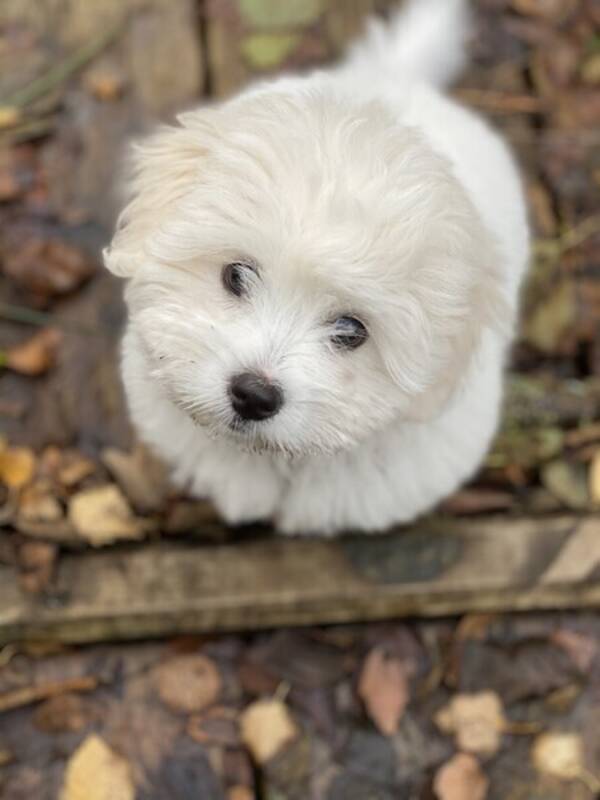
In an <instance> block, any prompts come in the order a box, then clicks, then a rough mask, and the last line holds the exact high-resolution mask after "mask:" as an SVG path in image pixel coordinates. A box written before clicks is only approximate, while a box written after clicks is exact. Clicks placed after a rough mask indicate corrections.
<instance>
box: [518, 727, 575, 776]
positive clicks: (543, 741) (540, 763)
mask: <svg viewBox="0 0 600 800" xmlns="http://www.w3.org/2000/svg"><path fill="white" fill-rule="evenodd" d="M531 758H532V761H533V764H534V766H535V768H536V769H537V770H538V772H543V773H545V774H546V775H553V776H554V777H555V778H563V779H565V780H573V779H575V778H580V777H581V775H582V774H584V773H585V767H584V756H583V741H582V739H581V736H580V735H579V734H577V733H543V734H541V736H538V737H537V739H536V740H535V741H534V743H533V746H532V749H531Z"/></svg>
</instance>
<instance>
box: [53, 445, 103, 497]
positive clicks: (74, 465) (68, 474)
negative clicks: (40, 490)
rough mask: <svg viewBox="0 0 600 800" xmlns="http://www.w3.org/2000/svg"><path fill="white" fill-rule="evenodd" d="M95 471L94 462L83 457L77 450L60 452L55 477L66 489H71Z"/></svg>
mask: <svg viewBox="0 0 600 800" xmlns="http://www.w3.org/2000/svg"><path fill="white" fill-rule="evenodd" d="M95 471H96V464H94V462H93V461H92V460H91V459H89V458H85V457H84V456H82V455H81V453H78V452H77V451H67V452H64V453H63V454H62V458H61V462H60V464H59V466H58V468H57V470H56V477H57V480H58V482H59V483H61V484H62V485H63V486H65V487H66V488H67V489H72V488H73V487H74V486H77V484H78V483H81V481H83V480H85V478H88V477H89V476H90V475H93V474H94V472H95Z"/></svg>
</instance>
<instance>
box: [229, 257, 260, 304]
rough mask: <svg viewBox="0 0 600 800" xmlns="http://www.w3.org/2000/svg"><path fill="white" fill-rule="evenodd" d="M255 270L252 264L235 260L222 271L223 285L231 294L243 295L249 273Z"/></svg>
mask: <svg viewBox="0 0 600 800" xmlns="http://www.w3.org/2000/svg"><path fill="white" fill-rule="evenodd" d="M253 272H256V270H255V269H254V267H252V266H251V265H250V264H244V262H243V261H234V262H233V263H231V264H226V265H225V266H224V267H223V272H222V273H221V278H222V281H223V286H224V287H225V288H226V289H227V291H228V292H230V293H231V294H234V295H235V296H236V297H241V296H242V295H243V294H244V293H245V292H246V289H247V285H248V274H249V273H253Z"/></svg>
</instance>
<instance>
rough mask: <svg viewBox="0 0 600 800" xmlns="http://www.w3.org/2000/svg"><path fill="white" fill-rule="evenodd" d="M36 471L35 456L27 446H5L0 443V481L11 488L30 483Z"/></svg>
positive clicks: (21, 486)
mask: <svg viewBox="0 0 600 800" xmlns="http://www.w3.org/2000/svg"><path fill="white" fill-rule="evenodd" d="M34 471H35V456H34V454H33V451H32V450H29V449H28V448H26V447H4V448H2V445H1V443H0V481H2V483H4V484H5V485H6V486H8V487H9V489H21V488H23V486H26V485H27V484H28V483H30V481H31V479H32V478H33V474H34Z"/></svg>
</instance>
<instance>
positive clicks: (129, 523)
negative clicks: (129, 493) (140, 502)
mask: <svg viewBox="0 0 600 800" xmlns="http://www.w3.org/2000/svg"><path fill="white" fill-rule="evenodd" d="M69 520H70V522H71V523H72V525H73V527H74V528H75V530H76V531H77V533H78V534H79V536H81V538H82V539H85V540H86V541H87V542H89V543H90V544H91V545H92V546H93V547H102V546H104V545H107V544H112V543H113V542H117V541H128V540H136V539H143V538H144V537H145V536H146V534H147V533H148V532H149V531H151V530H154V529H155V527H156V525H155V523H154V522H153V521H152V520H147V519H143V518H141V517H136V516H134V514H133V512H132V510H131V508H130V507H129V505H128V503H127V500H126V499H125V497H124V496H123V495H122V493H121V492H120V491H119V489H118V488H117V487H116V486H112V485H107V486H98V487H97V488H94V489H85V490H83V491H81V492H78V493H77V494H75V495H73V497H72V498H71V500H70V503H69Z"/></svg>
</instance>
